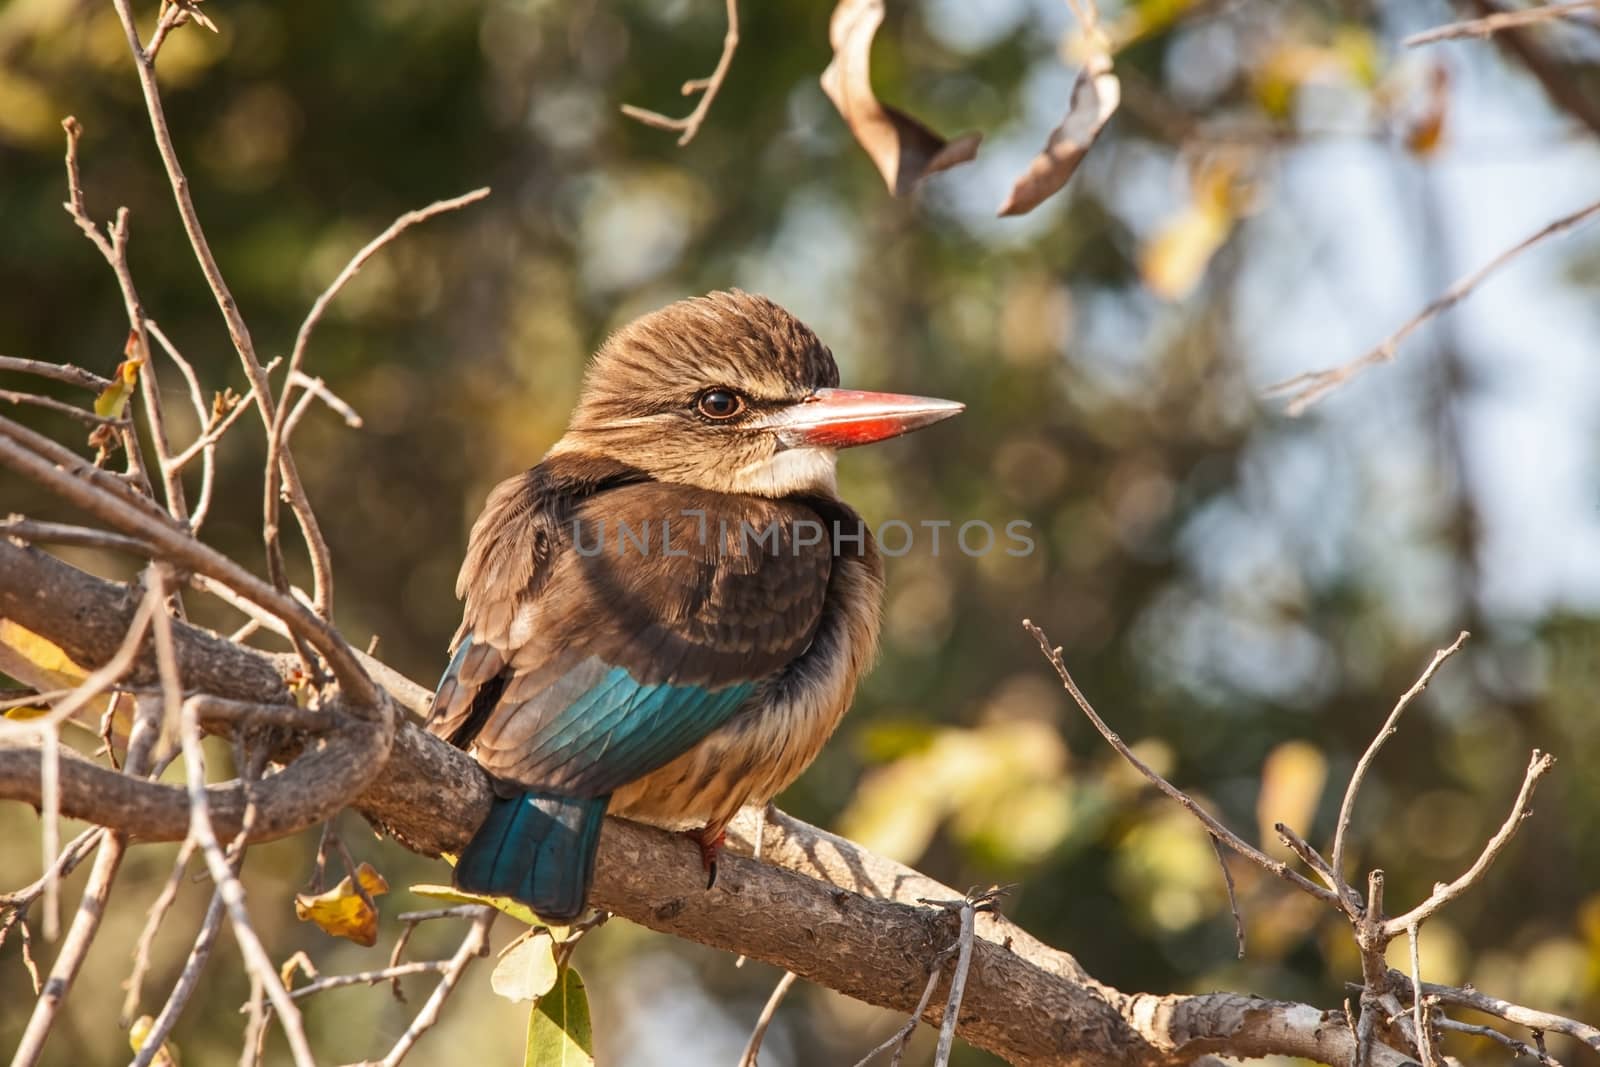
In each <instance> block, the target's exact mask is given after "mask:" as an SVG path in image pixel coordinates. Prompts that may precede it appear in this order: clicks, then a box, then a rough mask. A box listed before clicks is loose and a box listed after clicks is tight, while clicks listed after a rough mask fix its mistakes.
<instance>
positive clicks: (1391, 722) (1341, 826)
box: [1328, 630, 1471, 929]
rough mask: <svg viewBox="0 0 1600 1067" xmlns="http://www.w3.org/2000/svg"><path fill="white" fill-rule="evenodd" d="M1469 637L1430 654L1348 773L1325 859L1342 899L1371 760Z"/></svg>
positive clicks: (1458, 638)
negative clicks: (1348, 845) (1351, 839)
mask: <svg viewBox="0 0 1600 1067" xmlns="http://www.w3.org/2000/svg"><path fill="white" fill-rule="evenodd" d="M1469 636H1471V635H1470V634H1468V633H1467V631H1465V630H1462V631H1461V632H1460V633H1459V634H1457V635H1456V639H1455V640H1454V641H1453V642H1451V643H1450V644H1449V646H1447V647H1445V648H1441V649H1439V650H1438V651H1437V652H1435V653H1434V654H1433V659H1432V660H1431V661H1429V663H1428V666H1427V668H1426V669H1425V670H1424V671H1423V672H1422V676H1421V677H1419V678H1418V679H1417V680H1416V681H1415V682H1413V683H1412V685H1411V688H1410V689H1407V690H1406V691H1405V692H1404V693H1402V694H1401V695H1400V699H1399V700H1398V701H1396V702H1395V705H1394V710H1392V711H1390V712H1389V717H1388V718H1387V719H1385V720H1384V723H1383V728H1382V729H1380V730H1379V731H1378V734H1377V736H1376V737H1374V738H1373V739H1372V743H1371V744H1369V745H1368V746H1367V750H1366V751H1365V752H1363V753H1362V754H1361V759H1360V760H1358V761H1357V762H1356V767H1355V770H1354V771H1352V772H1351V773H1350V784H1349V785H1347V786H1346V787H1345V790H1344V799H1343V800H1342V801H1340V803H1339V821H1338V823H1337V825H1336V827H1335V829H1334V831H1333V851H1332V853H1331V854H1330V855H1329V858H1328V866H1329V868H1330V869H1331V870H1332V871H1333V878H1334V881H1335V882H1337V883H1338V885H1339V889H1340V895H1341V897H1342V896H1343V890H1344V887H1345V886H1347V885H1348V884H1349V883H1347V882H1346V881H1345V878H1344V848H1345V844H1346V842H1347V841H1348V840H1349V835H1350V820H1351V818H1352V816H1353V814H1354V812H1355V807H1356V796H1357V794H1359V793H1360V792H1361V785H1362V783H1363V782H1364V781H1365V780H1366V777H1367V770H1368V768H1370V767H1371V766H1372V761H1373V760H1374V759H1376V758H1377V755H1378V750H1379V749H1380V748H1382V747H1383V743H1384V742H1385V741H1387V740H1389V738H1390V737H1391V736H1392V735H1393V734H1394V732H1395V728H1396V725H1397V724H1398V723H1399V721H1400V716H1401V715H1402V714H1403V713H1404V712H1405V710H1406V708H1407V707H1408V706H1410V704H1411V702H1412V701H1413V700H1415V699H1416V698H1417V696H1418V695H1419V694H1421V692H1422V691H1423V690H1424V689H1426V688H1428V683H1429V682H1431V681H1433V675H1434V672H1436V671H1437V670H1438V669H1439V668H1440V666H1442V665H1443V664H1444V661H1445V660H1447V659H1449V658H1450V657H1451V656H1453V655H1455V654H1456V652H1457V651H1459V650H1460V648H1461V646H1462V644H1463V643H1464V642H1465V641H1466V640H1467V638H1468V637H1469ZM1401 929H1404V927H1401Z"/></svg>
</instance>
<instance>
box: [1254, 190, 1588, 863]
mask: <svg viewBox="0 0 1600 1067" xmlns="http://www.w3.org/2000/svg"><path fill="white" fill-rule="evenodd" d="M1597 216H1600V201H1597V202H1595V203H1593V204H1590V205H1589V206H1587V207H1584V208H1580V209H1579V210H1577V211H1574V212H1572V213H1571V214H1570V215H1563V216H1562V217H1561V218H1559V219H1556V220H1555V221H1554V222H1552V223H1550V224H1549V225H1547V226H1545V227H1544V228H1543V229H1541V230H1539V231H1538V232H1537V233H1535V234H1533V235H1531V236H1529V237H1526V238H1524V239H1523V240H1521V241H1519V242H1517V243H1516V244H1515V245H1513V246H1511V247H1510V248H1508V249H1506V250H1505V251H1504V252H1501V253H1500V254H1499V255H1497V256H1495V257H1494V258H1493V259H1491V260H1490V261H1489V262H1488V263H1485V264H1484V265H1483V266H1481V267H1479V268H1478V269H1477V270H1475V271H1473V272H1472V273H1471V274H1468V275H1466V276H1464V277H1462V278H1460V279H1458V280H1457V281H1456V283H1455V284H1454V285H1452V286H1450V288H1448V289H1446V290H1445V291H1444V292H1443V293H1442V294H1441V295H1439V296H1438V297H1437V298H1435V299H1434V300H1433V301H1432V302H1431V303H1429V304H1428V306H1427V307H1425V308H1423V309H1422V310H1421V311H1419V312H1417V313H1416V314H1415V315H1414V316H1412V317H1411V318H1410V319H1409V320H1408V321H1407V322H1406V323H1405V325H1403V326H1401V327H1400V328H1399V329H1398V330H1396V331H1395V332H1394V333H1392V334H1390V335H1389V336H1388V337H1386V338H1385V339H1384V340H1383V342H1382V343H1381V344H1379V345H1378V347H1376V348H1374V349H1372V350H1371V351H1370V352H1367V353H1366V354H1365V355H1363V356H1360V357H1358V358H1356V359H1353V360H1351V361H1350V362H1348V363H1344V364H1341V365H1340V366H1337V367H1330V368H1328V369H1326V370H1319V371H1310V372H1307V373H1305V374H1297V375H1295V376H1294V377H1293V378H1289V379H1287V380H1285V381H1281V382H1278V383H1277V384H1276V385H1272V386H1269V387H1268V388H1267V394H1268V395H1269V396H1270V395H1280V394H1284V393H1288V394H1291V395H1290V396H1289V400H1288V406H1287V408H1286V409H1285V410H1286V411H1287V413H1288V414H1289V415H1291V416H1293V415H1301V414H1304V413H1305V412H1306V411H1307V410H1308V409H1309V408H1310V407H1311V405H1313V404H1315V403H1316V402H1317V401H1319V400H1321V399H1322V398H1323V397H1325V396H1327V395H1328V394H1329V393H1331V392H1333V391H1334V390H1335V389H1338V388H1339V387H1340V386H1342V385H1344V384H1346V383H1347V382H1349V381H1350V380H1351V379H1352V378H1354V377H1355V376H1356V375H1358V374H1360V373H1361V372H1362V371H1364V370H1366V369H1367V368H1368V367H1371V366H1374V365H1376V364H1379V363H1387V362H1389V361H1390V360H1392V359H1394V357H1395V354H1396V353H1397V352H1398V351H1399V349H1400V345H1401V344H1402V343H1403V342H1404V341H1405V339H1406V338H1407V337H1410V336H1411V335H1412V334H1413V333H1415V332H1416V331H1417V330H1418V329H1419V328H1421V327H1422V326H1423V325H1424V324H1426V323H1428V322H1430V321H1431V320H1432V319H1433V318H1434V317H1435V316H1437V315H1438V314H1440V313H1441V312H1444V311H1448V310H1449V309H1450V308H1452V307H1454V306H1455V305H1457V304H1459V303H1460V302H1461V301H1462V300H1464V299H1466V298H1467V297H1468V296H1469V295H1471V293H1472V291H1473V290H1474V289H1476V288H1477V287H1478V286H1479V285H1480V284H1481V283H1482V282H1483V280H1484V279H1485V278H1487V277H1489V275H1491V274H1493V273H1494V272H1495V271H1497V270H1499V269H1500V268H1501V267H1503V266H1505V265H1506V264H1507V263H1509V262H1511V261H1512V260H1513V259H1516V258H1517V257H1518V256H1520V255H1521V254H1522V253H1524V252H1526V251H1527V250H1528V249H1530V248H1532V247H1534V246H1535V245H1537V244H1540V243H1542V242H1543V241H1545V240H1548V239H1549V238H1551V237H1557V236H1560V235H1561V234H1564V233H1568V232H1570V231H1572V230H1575V229H1577V228H1578V227H1580V226H1582V225H1583V224H1584V223H1586V222H1588V221H1589V220H1591V219H1593V218H1595V217H1597ZM1337 866H1338V864H1337V863H1335V867H1336V868H1337Z"/></svg>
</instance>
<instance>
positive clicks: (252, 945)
mask: <svg viewBox="0 0 1600 1067" xmlns="http://www.w3.org/2000/svg"><path fill="white" fill-rule="evenodd" d="M124 2H125V0H118V3H119V6H120V5H121V4H122V3H124ZM157 573H158V574H159V573H160V572H159V569H158V570H157ZM155 636H156V642H155V643H156V661H157V663H158V665H159V667H160V671H161V687H162V693H163V698H164V701H165V708H166V715H167V717H168V719H169V720H171V719H177V720H178V734H179V738H180V740H181V743H182V746H183V759H184V764H185V766H186V768H187V771H188V787H189V811H190V827H189V832H190V834H191V835H192V836H193V837H194V840H195V843H196V844H197V845H198V846H199V847H200V852H201V855H202V856H204V857H205V861H206V867H207V868H208V869H209V870H210V872H211V877H212V880H213V881H215V882H216V886H217V889H216V892H217V895H218V896H219V897H221V898H222V902H223V904H224V905H225V906H226V907H227V909H228V918H229V919H230V921H231V923H232V925H233V935H234V939H235V940H236V941H237V942H238V943H239V951H240V953H241V954H242V955H243V956H244V960H245V965H246V967H247V968H248V970H249V971H250V972H251V973H252V974H254V975H255V976H256V977H257V978H258V979H259V980H260V982H261V984H262V986H263V988H265V990H266V992H267V997H268V999H269V1000H271V1001H272V1005H273V1007H274V1008H276V1009H277V1012H278V1017H279V1018H280V1019H281V1020H282V1022H283V1030H284V1034H285V1035H286V1036H287V1037H288V1039H289V1050H290V1052H291V1054H292V1055H293V1056H294V1061H295V1064H296V1067H310V1065H311V1064H313V1062H314V1061H313V1058H312V1055H311V1046H310V1044H309V1043H308V1042H307V1041H306V1035H305V1026H304V1024H303V1023H302V1022H301V1020H300V1012H299V1010H298V1009H297V1008H296V1007H295V1006H294V1002H293V1001H292V1000H290V999H289V994H288V992H287V991H286V990H285V989H284V988H283V981H282V979H280V978H279V977H278V972H277V971H276V970H275V969H274V968H273V966H272V958H271V957H270V956H268V955H267V951H266V949H265V948H264V947H262V944H261V940H260V938H258V937H257V936H256V932H255V927H253V926H252V925H251V923H250V913H249V910H248V909H247V908H246V906H245V895H244V887H243V886H242V885H240V884H239V878H238V875H237V874H235V872H234V870H233V866H232V864H230V863H229V861H228V857H227V855H226V854H225V853H224V852H223V850H222V846H221V844H220V843H219V842H218V840H217V835H216V831H215V829H213V827H212V825H211V814H210V804H209V801H208V799H207V797H206V769H205V754H204V752H203V751H202V749H201V747H200V715H199V708H198V704H197V702H195V701H193V700H187V701H182V703H181V704H180V700H182V696H181V694H182V682H181V680H180V679H179V678H178V661H177V656H176V654H175V652H174V649H173V638H172V626H171V622H170V620H168V619H167V617H166V616H165V615H161V616H158V617H157V619H156V627H155Z"/></svg>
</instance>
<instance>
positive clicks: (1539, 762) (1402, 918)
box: [1385, 749, 1556, 937]
mask: <svg viewBox="0 0 1600 1067" xmlns="http://www.w3.org/2000/svg"><path fill="white" fill-rule="evenodd" d="M1555 762H1556V758H1555V757H1554V756H1552V755H1550V754H1549V753H1548V752H1540V751H1539V750H1538V749H1534V750H1533V755H1532V756H1530V757H1529V758H1528V770H1527V772H1526V773H1525V774H1524V775H1523V778H1522V788H1521V789H1519V790H1518V791H1517V799H1516V802H1515V803H1513V804H1512V805H1511V814H1509V815H1507V816H1506V821H1505V822H1504V823H1502V824H1501V826H1500V829H1499V830H1497V831H1496V832H1495V835H1494V836H1493V837H1491V838H1490V839H1489V843H1488V844H1486V845H1484V846H1483V851H1482V852H1481V853H1479V855H1478V858H1477V860H1476V861H1475V862H1474V863H1473V864H1472V866H1471V867H1469V868H1467V870H1466V872H1465V873H1463V874H1462V875H1461V877H1459V878H1457V879H1456V880H1455V881H1453V882H1451V883H1449V884H1448V885H1446V884H1443V883H1441V884H1439V885H1436V886H1434V887H1433V893H1432V894H1430V895H1429V897H1428V899H1427V900H1424V901H1423V902H1422V903H1421V904H1418V905H1417V906H1416V907H1414V908H1412V909H1411V910H1410V911H1408V912H1406V913H1405V914H1404V915H1399V916H1396V917H1395V918H1393V919H1390V920H1389V922H1388V923H1387V924H1386V928H1385V932H1386V933H1388V935H1389V936H1390V937H1398V936H1399V935H1400V934H1401V933H1402V932H1404V931H1409V930H1410V929H1411V928H1412V927H1415V926H1417V925H1419V924H1421V923H1423V922H1425V921H1427V920H1428V919H1429V918H1430V917H1432V915H1433V913H1434V912H1436V911H1438V910H1439V909H1440V908H1442V907H1444V906H1445V905H1446V904H1448V903H1450V902H1451V901H1452V900H1455V899H1456V898H1457V897H1459V896H1460V895H1461V894H1462V893H1465V892H1466V891H1467V890H1468V889H1470V888H1471V887H1472V886H1474V885H1476V884H1477V882H1478V880H1479V879H1481V878H1482V877H1483V875H1484V872H1485V871H1487V870H1488V869H1489V865H1490V864H1491V863H1493V862H1494V861H1495V859H1496V858H1497V857H1498V856H1499V855H1500V853H1501V852H1503V851H1504V850H1505V847H1506V844H1507V843H1508V842H1510V840H1511V838H1512V837H1514V836H1515V835H1516V832H1517V828H1518V827H1520V826H1521V825H1522V820H1523V819H1526V818H1527V817H1528V816H1529V814H1531V813H1530V812H1529V811H1528V804H1529V802H1530V801H1531V800H1532V799H1533V791H1534V788H1535V787H1536V786H1538V784H1539V779H1540V778H1543V777H1544V775H1545V773H1546V772H1547V771H1549V770H1550V768H1551V767H1553V766H1555Z"/></svg>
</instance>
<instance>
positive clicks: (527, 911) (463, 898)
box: [411, 885, 558, 929]
mask: <svg viewBox="0 0 1600 1067" xmlns="http://www.w3.org/2000/svg"><path fill="white" fill-rule="evenodd" d="M411 891H412V892H413V893H415V894H416V895H417V896H419V897H429V898H431V899H433V900H444V901H448V902H450V903H451V904H487V905H489V907H491V908H493V909H495V910H496V911H500V912H504V913H505V914H507V915H509V916H511V917H512V918H513V919H515V920H517V922H519V923H526V924H527V925H529V926H544V927H550V924H549V923H547V922H545V921H544V920H543V919H541V918H539V916H537V915H535V914H534V913H533V909H532V908H530V907H528V906H527V905H526V904H519V903H517V902H516V901H515V900H512V899H511V898H510V897H486V896H482V895H480V894H478V893H466V892H463V891H462V890H459V889H456V888H454V887H453V886H448V885H414V886H412V887H411ZM551 929H558V928H555V927H551Z"/></svg>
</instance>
